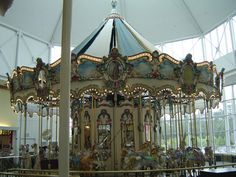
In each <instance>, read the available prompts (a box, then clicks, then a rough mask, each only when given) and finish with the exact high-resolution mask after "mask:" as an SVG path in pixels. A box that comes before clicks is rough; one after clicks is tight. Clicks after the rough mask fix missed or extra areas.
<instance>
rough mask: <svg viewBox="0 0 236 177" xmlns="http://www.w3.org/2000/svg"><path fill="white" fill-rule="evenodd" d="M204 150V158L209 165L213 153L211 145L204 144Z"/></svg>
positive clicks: (212, 158) (211, 162) (212, 160)
mask: <svg viewBox="0 0 236 177" xmlns="http://www.w3.org/2000/svg"><path fill="white" fill-rule="evenodd" d="M204 150H205V159H206V162H208V163H209V166H211V165H212V164H213V162H214V154H213V150H212V147H211V146H206V147H205V148H204Z"/></svg>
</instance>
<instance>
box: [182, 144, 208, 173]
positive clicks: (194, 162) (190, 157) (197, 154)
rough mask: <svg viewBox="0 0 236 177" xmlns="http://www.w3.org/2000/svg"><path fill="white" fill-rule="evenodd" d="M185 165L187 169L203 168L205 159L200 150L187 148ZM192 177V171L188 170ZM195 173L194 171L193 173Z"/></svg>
mask: <svg viewBox="0 0 236 177" xmlns="http://www.w3.org/2000/svg"><path fill="white" fill-rule="evenodd" d="M185 165H186V167H201V166H205V157H204V154H203V153H202V151H201V149H200V148H194V147H187V148H186V150H185ZM188 172H189V174H190V176H191V177H192V173H191V170H188ZM193 172H194V171H193Z"/></svg>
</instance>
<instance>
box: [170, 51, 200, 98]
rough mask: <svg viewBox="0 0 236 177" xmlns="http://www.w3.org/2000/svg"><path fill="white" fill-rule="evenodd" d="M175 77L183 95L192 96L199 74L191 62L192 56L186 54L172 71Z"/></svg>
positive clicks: (194, 64)
mask: <svg viewBox="0 0 236 177" xmlns="http://www.w3.org/2000/svg"><path fill="white" fill-rule="evenodd" d="M174 73H175V76H176V77H177V78H178V81H179V83H180V84H181V89H182V91H183V92H184V93H185V94H188V95H190V94H192V93H194V92H195V91H196V86H197V83H198V79H199V76H200V74H201V72H200V71H199V70H198V68H197V65H196V63H194V62H193V60H192V55H191V54H187V55H186V57H185V59H184V61H183V62H180V63H179V66H178V67H176V68H175V69H174Z"/></svg>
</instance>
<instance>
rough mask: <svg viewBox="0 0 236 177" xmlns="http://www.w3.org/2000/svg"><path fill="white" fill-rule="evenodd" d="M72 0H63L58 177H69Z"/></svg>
mask: <svg viewBox="0 0 236 177" xmlns="http://www.w3.org/2000/svg"><path fill="white" fill-rule="evenodd" d="M71 11H72V0H64V1H63V18H62V50H61V69H60V110H59V113H60V114H59V116H60V122H59V177H69V119H70V118H69V116H70V79H71V75H70V74H71V72H70V70H71V53H70V41H71V14H72V12H71Z"/></svg>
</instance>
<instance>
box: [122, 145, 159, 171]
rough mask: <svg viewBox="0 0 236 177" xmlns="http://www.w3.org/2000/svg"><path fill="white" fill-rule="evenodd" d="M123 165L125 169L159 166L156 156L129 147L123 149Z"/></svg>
mask: <svg viewBox="0 0 236 177" xmlns="http://www.w3.org/2000/svg"><path fill="white" fill-rule="evenodd" d="M121 165H122V166H121V168H122V169H123V170H146V169H157V168H158V167H159V166H158V162H157V160H156V158H155V157H154V156H151V155H148V154H147V152H140V151H138V152H135V151H132V150H127V149H123V150H122V153H121Z"/></svg>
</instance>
